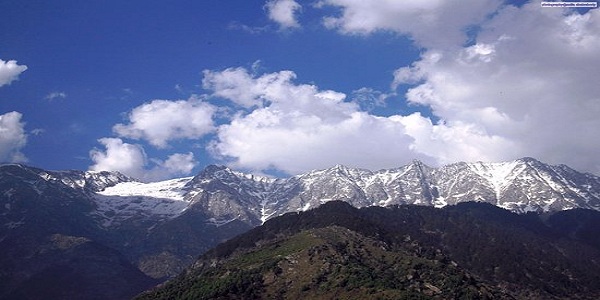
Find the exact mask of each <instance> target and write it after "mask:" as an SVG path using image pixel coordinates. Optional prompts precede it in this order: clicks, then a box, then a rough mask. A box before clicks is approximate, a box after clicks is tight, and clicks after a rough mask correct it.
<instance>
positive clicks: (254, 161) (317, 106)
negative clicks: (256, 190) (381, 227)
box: [206, 69, 431, 174]
mask: <svg viewBox="0 0 600 300" xmlns="http://www.w3.org/2000/svg"><path fill="white" fill-rule="evenodd" d="M206 74H209V75H210V76H211V78H219V80H218V82H213V84H211V85H210V86H212V87H217V88H219V87H222V88H223V90H219V89H215V90H214V93H215V94H216V95H226V96H227V98H228V99H230V100H231V101H233V102H236V103H240V102H243V103H246V102H248V103H251V101H249V99H255V100H256V99H262V101H264V103H265V104H264V106H259V107H257V108H255V109H254V110H253V111H252V112H250V113H248V114H244V113H240V114H238V115H237V116H235V117H234V118H233V120H232V121H231V123H229V124H225V125H221V126H220V127H219V129H218V139H217V140H216V141H213V143H212V144H211V146H210V150H211V151H212V153H213V154H215V155H216V156H218V157H223V158H226V159H230V160H232V165H234V166H235V167H239V168H246V169H251V170H255V171H263V170H266V169H269V168H277V169H279V170H282V171H285V172H287V173H291V174H294V173H299V172H304V171H308V170H311V169H315V168H322V167H324V166H330V165H333V164H336V163H342V164H347V165H351V166H359V167H366V168H373V169H377V168H385V167H390V166H396V165H400V164H402V163H406V162H409V161H410V160H411V159H414V158H420V159H423V160H429V161H431V159H430V158H428V157H427V156H425V155H422V154H420V153H416V152H414V151H413V150H412V149H411V148H410V145H411V143H412V142H413V139H412V137H410V136H409V135H407V134H406V131H405V125H404V124H403V123H402V120H403V117H401V116H392V117H389V118H386V117H378V116H373V115H369V114H368V113H366V112H362V111H360V109H359V107H358V105H356V104H355V103H351V102H346V101H344V100H345V97H346V95H344V94H342V93H338V92H335V91H321V90H319V89H318V88H317V87H316V86H313V85H307V84H299V85H297V84H294V83H293V82H292V79H294V78H295V74H294V73H293V72H290V71H282V72H278V73H271V74H264V75H262V76H259V77H255V76H252V75H250V74H248V72H247V71H246V70H244V69H235V70H232V69H227V70H224V71H223V72H207V73H206ZM229 76H231V77H232V78H233V79H232V78H228V77H229ZM239 78H244V80H237V79H239ZM221 81H222V82H221ZM223 83H226V84H223ZM236 83H239V85H236ZM244 91H247V92H244ZM248 95H252V97H250V98H248Z"/></svg>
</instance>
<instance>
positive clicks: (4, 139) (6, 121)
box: [0, 111, 27, 162]
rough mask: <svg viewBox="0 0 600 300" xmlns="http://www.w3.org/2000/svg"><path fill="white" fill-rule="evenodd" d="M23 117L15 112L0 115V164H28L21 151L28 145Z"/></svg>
mask: <svg viewBox="0 0 600 300" xmlns="http://www.w3.org/2000/svg"><path fill="white" fill-rule="evenodd" d="M22 116H23V115H22V114H21V113H19V112H16V111H13V112H9V113H5V114H3V115H0V162H26V161H27V158H26V157H25V155H24V154H23V153H22V152H21V149H23V147H25V145H26V144H27V134H26V133H25V123H23V122H21V117H22Z"/></svg>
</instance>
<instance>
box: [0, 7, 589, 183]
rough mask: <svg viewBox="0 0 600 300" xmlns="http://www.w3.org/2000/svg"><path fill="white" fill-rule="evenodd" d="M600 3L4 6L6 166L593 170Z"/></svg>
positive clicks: (162, 172) (0, 88) (0, 105)
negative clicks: (582, 6)
mask: <svg viewBox="0 0 600 300" xmlns="http://www.w3.org/2000/svg"><path fill="white" fill-rule="evenodd" d="M599 50H600V14H599V13H598V10H597V9H593V10H579V11H573V10H569V9H566V8H542V7H541V5H540V4H539V2H535V1H532V2H526V1H518V2H503V1H496V0H485V1H480V0H477V1H475V0H472V1H471V0H468V1H447V2H444V3H440V2H439V1H420V2H419V3H414V1H406V2H404V3H403V1H386V2H381V1H364V0H361V1H359V0H322V1H300V0H296V1H294V0H270V1H244V0H236V1H229V0H226V1H225V0H223V1H172V2H169V3H166V2H162V1H7V0H4V1H0V60H1V61H0V116H2V117H1V118H2V119H0V134H2V135H1V136H0V160H1V161H5V162H24V163H27V164H30V165H34V166H38V167H42V168H47V169H82V170H86V169H91V170H118V171H122V172H124V173H126V174H128V175H131V176H134V177H138V178H141V179H143V180H159V179H164V178H169V177H173V176H184V175H190V174H194V173H195V172H197V171H199V170H200V169H201V168H203V167H204V166H206V165H207V164H210V163H218V164H226V165H229V166H231V167H233V168H236V169H240V170H245V171H251V172H255V173H272V174H297V173H300V172H304V171H308V170H311V169H315V168H326V167H329V166H332V165H334V164H338V163H340V164H346V165H350V166H354V167H363V168H369V169H380V168H393V167H397V166H401V165H403V164H406V163H408V162H410V161H411V160H413V159H420V160H423V161H424V162H426V163H428V164H431V165H440V164H447V163H451V162H456V161H477V160H483V161H504V160H511V159H515V158H519V157H522V156H533V157H536V158H539V159H541V160H544V161H546V162H549V163H557V164H558V163H565V164H568V165H570V166H572V167H574V168H577V169H580V170H582V171H588V172H594V173H599V171H600V162H599V161H598V158H597V152H598V150H599V149H600V141H599V140H600V132H598V129H597V128H600V117H598V116H599V115H598V113H600V89H599V88H598V87H597V83H596V82H595V81H594V80H593V78H599V77H600V76H598V75H600V74H599V71H598V70H597V68H596V67H592V66H598V65H600V60H599V58H598V55H597V53H598V51H599Z"/></svg>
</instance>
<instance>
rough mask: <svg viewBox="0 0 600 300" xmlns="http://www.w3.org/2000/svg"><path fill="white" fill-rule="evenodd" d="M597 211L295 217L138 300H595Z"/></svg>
mask: <svg viewBox="0 0 600 300" xmlns="http://www.w3.org/2000/svg"><path fill="white" fill-rule="evenodd" d="M598 222H600V213H598V212H596V211H588V210H571V211H563V212H558V213H556V214H553V215H538V214H533V213H530V214H524V215H517V214H514V213H511V212H509V211H506V210H504V209H501V208H498V207H495V206H493V205H490V204H483V203H463V204H458V205H456V206H448V207H445V208H443V209H436V208H432V207H423V206H394V207H387V208H382V207H369V208H362V209H356V208H354V207H352V206H350V205H348V204H347V203H344V202H338V201H333V202H329V203H326V204H324V205H322V206H321V207H319V208H317V209H314V210H310V211H306V212H301V213H289V214H286V215H283V216H281V217H278V218H274V219H271V220H269V221H267V222H266V223H265V224H264V225H263V226H260V227H257V228H255V229H253V230H250V231H249V232H247V233H245V234H243V235H241V236H238V237H236V238H234V239H232V240H230V241H228V242H225V243H223V244H220V245H219V246H217V247H216V248H214V249H212V250H211V251H209V252H207V253H206V254H204V255H203V256H201V257H200V258H199V259H198V260H197V261H196V263H195V264H194V265H193V266H192V267H191V268H189V269H188V270H187V271H186V272H184V273H182V274H181V275H180V276H179V277H177V278H176V279H174V280H172V281H170V282H168V283H167V284H165V285H163V286H161V287H160V288H157V289H155V290H153V291H150V292H148V293H146V294H143V295H141V296H140V299H166V298H181V299H209V298H210V299H214V298H223V299H225V298H227V299H231V298H234V299H235V298H238V299H249V298H263V299H271V298H300V297H306V298H307V299H308V298H310V299H319V298H320V299H334V298H336V299H338V298H340V299H341V298H351V299H365V298H382V299H399V298H400V299H402V298H404V299H413V298H415V297H416V298H418V297H425V298H432V299H460V298H463V299H513V298H516V299H567V298H568V299H597V298H598V297H600V244H599V243H598V238H597V235H594V234H592V233H593V231H594V229H593V228H598V227H597V225H598V224H599V223H598Z"/></svg>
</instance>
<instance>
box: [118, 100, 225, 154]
mask: <svg viewBox="0 0 600 300" xmlns="http://www.w3.org/2000/svg"><path fill="white" fill-rule="evenodd" d="M214 113H215V107H213V106H212V105H210V104H208V103H206V102H203V101H201V100H200V99H197V98H194V97H192V98H190V99H188V100H179V101H170V100H153V101H151V102H149V103H145V104H143V105H140V106H138V107H136V108H134V109H133V110H132V111H131V112H130V113H129V116H128V118H129V124H117V125H115V126H114V127H113V130H114V132H115V133H116V134H118V135H119V136H120V137H128V138H133V139H143V140H146V141H148V142H149V143H150V144H152V145H154V146H156V147H158V148H165V147H167V144H168V142H169V141H171V140H177V139H197V138H201V137H202V136H204V135H206V134H207V133H210V132H212V131H213V130H214V125H213V120H212V117H213V114H214Z"/></svg>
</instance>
